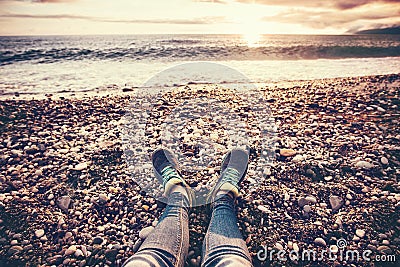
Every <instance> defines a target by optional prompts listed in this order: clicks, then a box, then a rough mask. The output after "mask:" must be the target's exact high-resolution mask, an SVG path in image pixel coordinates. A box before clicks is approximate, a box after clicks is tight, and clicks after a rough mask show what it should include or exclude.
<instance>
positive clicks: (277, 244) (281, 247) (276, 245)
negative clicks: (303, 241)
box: [275, 242, 284, 250]
mask: <svg viewBox="0 0 400 267" xmlns="http://www.w3.org/2000/svg"><path fill="white" fill-rule="evenodd" d="M275 248H277V249H278V250H284V248H283V246H282V244H281V243H279V242H276V244H275Z"/></svg>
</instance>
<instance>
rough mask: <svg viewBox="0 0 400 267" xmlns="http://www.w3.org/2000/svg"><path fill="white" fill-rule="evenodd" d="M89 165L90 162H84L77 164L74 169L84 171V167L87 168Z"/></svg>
mask: <svg viewBox="0 0 400 267" xmlns="http://www.w3.org/2000/svg"><path fill="white" fill-rule="evenodd" d="M87 167H88V164H87V163H86V162H82V163H79V164H77V165H75V167H74V170H76V171H83V170H84V169H87Z"/></svg>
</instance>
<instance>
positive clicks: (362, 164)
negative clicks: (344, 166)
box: [355, 160, 374, 169]
mask: <svg viewBox="0 0 400 267" xmlns="http://www.w3.org/2000/svg"><path fill="white" fill-rule="evenodd" d="M355 166H356V167H357V168H360V169H371V168H373V167H374V165H373V164H372V163H369V162H368V161H364V160H360V161H358V162H357V163H356V164H355Z"/></svg>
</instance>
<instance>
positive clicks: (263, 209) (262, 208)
mask: <svg viewBox="0 0 400 267" xmlns="http://www.w3.org/2000/svg"><path fill="white" fill-rule="evenodd" d="M257 209H259V210H260V211H261V212H264V213H268V212H269V209H268V208H267V207H265V206H263V205H258V207H257Z"/></svg>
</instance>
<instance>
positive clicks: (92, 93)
mask: <svg viewBox="0 0 400 267" xmlns="http://www.w3.org/2000/svg"><path fill="white" fill-rule="evenodd" d="M398 75H400V73H390V74H377V75H366V76H350V77H346V76H344V77H335V78H322V79H304V80H303V79H302V80H284V81H271V82H258V83H252V84H253V85H255V86H256V87H257V88H258V89H264V88H271V89H273V88H281V87H287V88H293V87H297V86H302V85H304V84H311V83H339V82H340V81H341V80H343V81H350V80H353V81H357V80H366V79H379V78H385V77H395V76H398ZM224 84H225V85H226V84H235V83H220V85H222V86H223V85H224ZM186 85H191V86H199V87H201V86H207V85H210V84H209V83H197V82H189V83H186V84H177V85H171V86H169V87H167V88H170V89H171V90H172V89H173V88H176V87H184V86H186ZM110 87H115V88H116V89H101V90H95V89H93V90H85V91H77V92H55V93H37V94H31V93H21V92H15V93H14V94H12V93H9V94H0V101H7V100H25V101H30V100H44V99H54V98H55V99H59V98H60V99H71V100H72V99H77V100H79V99H84V98H85V99H87V98H93V97H124V96H131V95H132V94H133V93H134V92H135V91H137V90H140V89H144V90H148V89H150V88H141V87H140V86H122V87H123V88H122V87H119V86H117V85H110ZM164 88H165V87H161V86H160V87H155V88H154V89H156V90H157V89H164ZM132 92H133V93H132ZM55 99H54V100H55Z"/></svg>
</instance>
